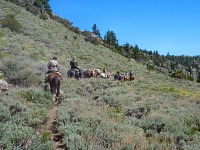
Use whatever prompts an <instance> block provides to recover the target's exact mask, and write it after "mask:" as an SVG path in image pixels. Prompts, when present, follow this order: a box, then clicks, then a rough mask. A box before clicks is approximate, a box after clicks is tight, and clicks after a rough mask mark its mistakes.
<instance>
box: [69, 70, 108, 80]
mask: <svg viewBox="0 0 200 150" xmlns="http://www.w3.org/2000/svg"><path fill="white" fill-rule="evenodd" d="M67 76H68V78H76V79H77V80H79V79H80V78H91V77H95V78H98V77H101V78H109V77H110V72H109V71H105V72H101V70H100V69H96V68H93V69H83V70H82V71H81V73H80V72H79V70H77V69H70V70H68V72H67Z"/></svg>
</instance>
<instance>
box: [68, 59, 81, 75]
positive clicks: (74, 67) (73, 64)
mask: <svg viewBox="0 0 200 150" xmlns="http://www.w3.org/2000/svg"><path fill="white" fill-rule="evenodd" d="M70 66H71V69H77V70H78V71H79V75H80V76H82V73H81V70H80V69H79V67H78V62H77V60H76V57H75V56H73V57H72V60H71V61H70Z"/></svg>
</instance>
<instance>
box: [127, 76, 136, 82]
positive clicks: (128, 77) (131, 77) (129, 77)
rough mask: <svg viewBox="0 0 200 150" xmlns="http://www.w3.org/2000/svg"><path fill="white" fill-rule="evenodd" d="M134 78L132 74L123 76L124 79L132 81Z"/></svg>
mask: <svg viewBox="0 0 200 150" xmlns="http://www.w3.org/2000/svg"><path fill="white" fill-rule="evenodd" d="M134 79H135V77H134V76H124V81H132V80H134Z"/></svg>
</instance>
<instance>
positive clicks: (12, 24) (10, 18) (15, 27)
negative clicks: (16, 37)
mask: <svg viewBox="0 0 200 150" xmlns="http://www.w3.org/2000/svg"><path fill="white" fill-rule="evenodd" d="M1 24H2V27H3V28H5V27H7V28H9V29H10V30H11V31H13V32H17V33H19V32H20V30H21V28H22V25H21V24H20V23H19V22H18V21H17V20H16V19H15V16H14V15H12V14H8V15H7V16H6V17H5V18H4V19H3V20H2V22H1Z"/></svg>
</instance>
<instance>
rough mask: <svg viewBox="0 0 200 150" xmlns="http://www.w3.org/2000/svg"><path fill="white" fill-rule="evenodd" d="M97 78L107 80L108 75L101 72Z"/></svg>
mask: <svg viewBox="0 0 200 150" xmlns="http://www.w3.org/2000/svg"><path fill="white" fill-rule="evenodd" d="M98 76H99V77H101V78H109V77H110V73H109V72H106V73H103V72H101V73H100V74H99V75H98Z"/></svg>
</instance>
